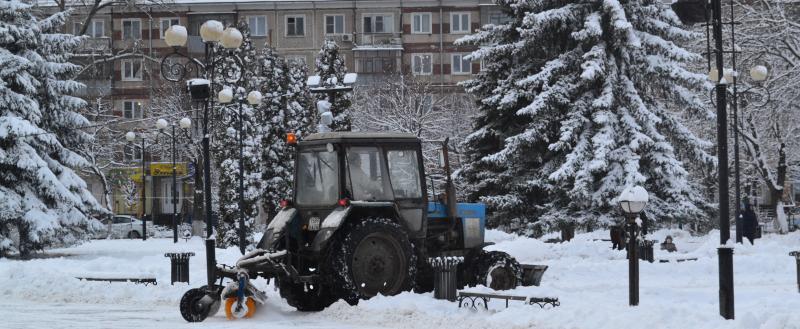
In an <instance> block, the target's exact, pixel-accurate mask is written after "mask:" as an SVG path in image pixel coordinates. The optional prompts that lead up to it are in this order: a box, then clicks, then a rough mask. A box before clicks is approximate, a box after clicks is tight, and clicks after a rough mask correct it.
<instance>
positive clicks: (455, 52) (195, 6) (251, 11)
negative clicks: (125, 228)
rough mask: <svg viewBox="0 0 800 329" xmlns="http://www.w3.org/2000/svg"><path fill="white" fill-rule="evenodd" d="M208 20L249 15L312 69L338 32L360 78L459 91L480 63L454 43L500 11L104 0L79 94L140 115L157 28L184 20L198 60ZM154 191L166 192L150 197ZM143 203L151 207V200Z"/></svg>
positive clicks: (154, 80) (337, 0)
mask: <svg viewBox="0 0 800 329" xmlns="http://www.w3.org/2000/svg"><path fill="white" fill-rule="evenodd" d="M73 17H74V21H72V22H70V25H69V28H71V29H72V31H70V32H73V33H79V32H80V31H81V30H82V28H83V25H82V24H83V21H84V20H85V16H84V15H82V14H81V8H80V7H79V8H78V11H77V12H76V14H75V15H74V16H73ZM210 19H214V20H218V21H221V22H223V24H225V25H226V26H228V25H232V24H235V23H236V22H240V21H246V22H248V26H249V29H250V36H251V39H252V41H253V44H254V45H256V46H257V47H263V46H264V45H269V46H270V47H272V48H274V49H275V50H276V51H277V52H278V53H279V54H281V55H282V56H284V57H285V58H286V59H287V60H290V61H300V62H305V63H307V64H308V65H309V66H310V69H311V70H313V65H314V60H315V57H316V55H317V53H318V52H319V49H320V47H321V46H322V44H323V42H324V41H325V40H326V39H332V40H335V41H336V42H337V44H338V45H339V47H340V49H341V53H342V54H343V56H344V59H345V62H346V65H347V67H348V70H349V71H350V72H356V73H358V74H359V80H358V84H371V83H374V82H376V81H379V80H380V79H383V78H386V77H388V76H390V75H391V74H395V73H408V74H413V75H415V76H418V77H419V78H420V79H425V80H427V81H429V82H430V83H431V84H432V85H435V86H438V87H439V88H440V90H441V91H442V92H444V93H461V92H463V90H462V89H461V88H460V87H458V86H457V83H458V82H460V81H464V80H467V79H469V78H470V77H471V76H472V75H474V74H476V73H478V72H479V71H480V69H481V65H480V63H478V62H473V61H470V60H467V59H466V58H465V55H466V54H468V53H470V52H471V51H473V50H475V49H476V48H475V47H474V46H459V45H456V44H455V41H456V40H457V39H459V38H461V37H463V36H465V35H467V34H469V33H472V32H474V31H475V30H477V29H478V28H479V27H480V26H481V25H483V24H487V23H499V22H503V21H504V20H506V19H507V17H505V16H504V15H503V14H502V13H501V12H500V11H499V10H498V9H497V7H496V6H494V5H493V4H492V2H491V0H438V1H436V0H351V1H344V0H315V1H307V0H300V1H293V0H236V1H230V0H228V1H226V0H221V1H211V0H169V1H165V2H163V3H161V2H159V3H157V4H154V5H152V6H140V7H137V8H132V7H123V6H108V7H105V8H102V9H101V10H99V11H98V12H97V14H96V15H95V16H94V17H93V19H92V20H91V21H90V23H89V24H90V26H88V27H87V28H86V33H85V34H87V35H88V36H89V38H87V39H86V42H85V43H84V44H83V47H82V48H81V53H80V54H79V57H78V58H77V59H76V60H77V61H78V62H81V63H82V64H89V63H94V64H95V65H89V66H87V67H89V68H88V69H87V70H86V72H84V73H83V74H82V75H81V79H82V80H83V82H84V83H85V84H86V85H87V89H86V90H85V91H84V96H85V97H87V99H90V100H91V99H95V98H97V97H100V96H102V97H105V98H107V99H108V101H109V102H110V103H111V104H112V106H113V115H115V116H119V117H121V118H124V119H130V120H131V121H136V120H139V119H142V118H147V117H148V116H149V115H150V114H149V113H148V111H149V109H150V101H151V100H152V99H154V97H155V96H157V94H158V93H159V86H161V85H162V81H161V74H160V72H159V63H158V61H159V60H160V58H162V57H163V56H164V55H166V54H168V53H170V52H172V51H174V50H173V49H172V48H171V47H169V46H167V45H166V43H165V42H164V40H163V33H164V31H166V29H167V28H169V27H170V26H172V25H176V24H180V25H183V26H186V27H187V29H188V32H189V41H188V43H187V45H186V47H185V48H184V49H180V51H182V52H188V53H189V54H191V55H193V56H196V57H198V58H201V57H202V56H203V49H204V45H203V43H202V40H201V39H200V36H199V29H200V26H201V25H202V24H203V23H204V22H205V21H207V20H210ZM131 127H132V129H133V128H135V127H136V124H132V125H131ZM123 151H124V152H123ZM120 157H122V158H123V160H125V161H129V162H131V163H132V168H133V167H135V166H136V165H135V163H136V162H138V161H142V158H144V159H145V160H147V161H158V160H160V159H159V157H158V156H157V155H148V154H143V153H142V152H137V150H136V149H135V148H133V147H131V148H130V149H126V150H120ZM129 169H130V168H128V169H126V168H120V170H129ZM146 170H147V169H146ZM139 171H141V170H140V169H139ZM89 180H90V182H91V179H89ZM160 181H165V182H166V180H165V179H160V178H157V177H153V178H151V181H149V183H147V184H148V186H147V188H148V190H149V191H154V192H155V193H157V194H159V193H160V192H159V191H162V190H164V189H168V186H169V185H167V183H164V184H161V183H160ZM93 185H94V184H93ZM180 190H182V195H181V198H183V195H191V193H189V191H190V188H189V186H188V184H184V186H183V187H182V188H181V189H180ZM148 194H149V193H148ZM160 195H164V196H165V195H166V194H165V193H160ZM159 199H161V200H164V198H161V197H159V196H156V197H155V198H153V200H159ZM120 200H121V197H120V196H119V195H118V194H117V193H115V205H113V207H114V210H115V211H116V212H118V213H125V212H129V213H139V212H140V211H139V210H137V209H131V208H126V207H123V206H120V205H119V203H120ZM164 206H167V207H164V208H168V209H171V205H166V204H164ZM137 208H138V206H137ZM147 208H148V209H151V205H150V204H149V203H148V206H147Z"/></svg>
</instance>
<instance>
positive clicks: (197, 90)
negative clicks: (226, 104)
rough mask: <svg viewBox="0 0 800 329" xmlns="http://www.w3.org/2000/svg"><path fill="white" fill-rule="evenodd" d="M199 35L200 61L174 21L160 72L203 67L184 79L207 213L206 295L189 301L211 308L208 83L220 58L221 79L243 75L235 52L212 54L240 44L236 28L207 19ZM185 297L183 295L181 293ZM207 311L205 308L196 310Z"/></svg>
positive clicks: (174, 77)
mask: <svg viewBox="0 0 800 329" xmlns="http://www.w3.org/2000/svg"><path fill="white" fill-rule="evenodd" d="M200 37H201V38H202V39H203V43H204V45H205V56H204V58H203V60H202V61H200V60H197V59H195V58H192V57H190V56H189V55H187V54H182V53H180V48H181V47H183V46H184V45H186V41H187V39H188V33H187V30H186V28H185V27H183V26H180V25H173V26H171V27H170V28H169V29H167V31H166V32H165V34H164V39H165V41H166V43H167V45H169V46H171V47H173V49H174V51H173V52H172V53H170V54H167V55H166V56H165V57H164V58H162V60H161V75H162V77H163V78H164V79H166V80H168V81H172V82H178V81H181V80H184V79H185V78H186V77H187V74H194V75H195V76H198V75H199V73H200V71H201V70H202V71H203V72H202V73H203V74H202V76H203V77H204V79H192V80H189V81H188V82H187V84H188V85H189V91H190V93H191V94H192V99H193V100H194V101H198V102H203V142H202V144H203V183H204V185H203V195H204V204H205V217H206V242H205V244H206V271H207V276H208V285H207V286H206V287H207V291H206V295H205V296H204V297H202V298H201V299H199V300H196V301H195V300H192V301H190V303H192V304H193V305H195V306H196V307H198V308H200V309H203V310H211V309H213V308H214V305H215V304H216V305H218V304H219V296H218V294H216V291H215V289H216V288H215V285H214V281H215V279H216V256H215V250H214V248H215V241H214V229H213V226H214V221H213V218H212V216H213V214H212V209H211V156H210V153H211V150H210V136H209V132H208V121H209V120H208V117H209V110H210V108H211V107H212V105H213V104H212V102H213V99H211V97H210V96H211V91H212V90H213V88H212V86H211V84H212V83H213V81H214V68H215V66H216V65H217V64H219V63H220V61H222V60H225V59H232V60H233V61H232V63H231V64H232V66H229V67H228V69H226V70H224V72H223V76H222V78H223V80H225V81H226V82H238V81H241V79H242V77H243V74H242V72H243V70H244V68H243V65H242V61H241V59H240V58H239V57H238V56H235V55H233V54H232V52H229V53H228V55H227V56H225V54H223V56H220V58H215V57H216V56H215V55H216V54H215V52H214V45H215V43H219V44H221V45H222V46H223V47H224V48H226V49H229V50H233V49H236V48H238V47H239V46H240V45H241V44H242V39H243V38H242V34H241V32H239V30H237V29H235V28H232V27H231V28H227V29H225V28H224V26H223V25H222V23H221V22H219V21H216V20H209V21H206V22H205V23H203V25H202V26H200ZM190 291H191V290H190ZM184 297H186V295H185V296H184ZM198 313H199V314H206V315H207V314H208V312H198ZM204 319H205V316H203V317H202V318H191V319H188V318H187V320H188V321H202V320H204Z"/></svg>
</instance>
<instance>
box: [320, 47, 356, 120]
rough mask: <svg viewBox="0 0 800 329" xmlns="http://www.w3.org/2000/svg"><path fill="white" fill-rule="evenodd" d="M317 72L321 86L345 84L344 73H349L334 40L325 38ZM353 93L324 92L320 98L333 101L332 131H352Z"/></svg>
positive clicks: (330, 86)
mask: <svg viewBox="0 0 800 329" xmlns="http://www.w3.org/2000/svg"><path fill="white" fill-rule="evenodd" d="M316 72H317V75H319V77H320V84H321V87H325V88H332V87H337V86H339V87H341V86H344V75H345V74H347V67H346V66H345V63H344V58H342V56H341V55H340V54H339V46H338V45H337V44H336V42H335V41H333V40H325V43H324V44H323V45H322V49H320V51H319V54H318V55H317V60H316ZM351 98H352V95H350V93H343V92H336V93H322V94H319V96H318V99H319V100H327V101H328V102H330V103H331V114H333V124H331V130H332V131H350V130H351V129H352V125H353V123H352V120H351V118H350V111H351V109H350V107H351V106H352V103H351Z"/></svg>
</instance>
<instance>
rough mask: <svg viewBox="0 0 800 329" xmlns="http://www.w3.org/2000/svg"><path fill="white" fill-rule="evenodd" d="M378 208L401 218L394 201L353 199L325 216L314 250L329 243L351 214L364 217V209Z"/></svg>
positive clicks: (313, 246)
mask: <svg viewBox="0 0 800 329" xmlns="http://www.w3.org/2000/svg"><path fill="white" fill-rule="evenodd" d="M376 208H377V209H382V210H384V211H383V212H384V213H385V212H388V213H391V214H392V216H393V217H394V218H399V217H398V215H397V214H398V212H397V209H396V207H395V204H394V203H393V202H368V201H353V202H352V203H350V205H349V206H347V207H337V208H336V209H334V210H333V211H332V212H331V213H330V214H328V217H325V220H323V221H322V223H321V225H320V230H319V233H317V236H315V237H314V241H313V242H312V243H311V248H312V250H314V251H315V252H321V251H322V249H324V248H325V246H326V245H327V244H328V241H330V239H331V237H333V234H334V233H336V231H337V230H338V229H339V228H340V227H342V225H344V223H345V222H346V221H347V218H349V217H352V216H351V214H352V215H354V216H359V217H363V215H362V211H364V210H368V209H376ZM370 212H372V211H370ZM401 225H402V223H401Z"/></svg>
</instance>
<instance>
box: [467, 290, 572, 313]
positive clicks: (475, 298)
mask: <svg viewBox="0 0 800 329" xmlns="http://www.w3.org/2000/svg"><path fill="white" fill-rule="evenodd" d="M491 299H505V300H506V308H508V301H509V300H518V301H522V302H525V303H526V304H528V305H538V306H539V307H540V308H544V307H545V306H547V305H551V306H553V307H556V306H561V303H560V302H559V301H558V298H550V297H527V296H515V295H502V294H484V293H477V292H466V291H460V292H459V293H458V307H459V308H462V307H470V308H472V309H474V310H477V309H478V307H479V306H483V308H484V309H487V310H488V309H489V300H491Z"/></svg>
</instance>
